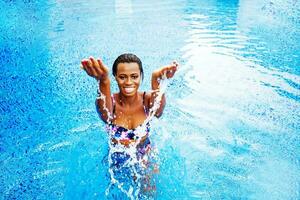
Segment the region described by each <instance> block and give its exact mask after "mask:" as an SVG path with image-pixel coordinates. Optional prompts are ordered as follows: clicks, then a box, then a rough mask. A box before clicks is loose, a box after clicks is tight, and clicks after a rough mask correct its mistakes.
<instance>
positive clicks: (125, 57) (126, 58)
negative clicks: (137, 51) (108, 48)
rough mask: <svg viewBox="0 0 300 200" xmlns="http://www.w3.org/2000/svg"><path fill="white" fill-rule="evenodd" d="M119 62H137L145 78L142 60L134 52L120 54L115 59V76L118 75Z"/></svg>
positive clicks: (113, 69) (113, 68)
mask: <svg viewBox="0 0 300 200" xmlns="http://www.w3.org/2000/svg"><path fill="white" fill-rule="evenodd" d="M119 63H137V64H138V66H139V69H140V72H141V75H142V79H143V78H144V71H143V65H142V61H141V60H140V59H139V57H137V56H136V55H134V54H132V53H124V54H122V55H119V57H118V58H117V59H116V60H115V62H114V64H113V67H112V73H113V75H114V76H116V75H117V70H118V69H117V67H118V64H119Z"/></svg>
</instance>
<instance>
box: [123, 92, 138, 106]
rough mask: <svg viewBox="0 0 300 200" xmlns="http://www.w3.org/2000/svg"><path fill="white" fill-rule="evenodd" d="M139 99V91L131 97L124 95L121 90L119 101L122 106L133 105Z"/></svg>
mask: <svg viewBox="0 0 300 200" xmlns="http://www.w3.org/2000/svg"><path fill="white" fill-rule="evenodd" d="M137 100H138V93H136V94H135V95H133V96H130V97H128V96H124V95H123V94H122V93H121V92H120V93H119V103H120V104H121V105H122V106H131V105H133V104H136V102H137Z"/></svg>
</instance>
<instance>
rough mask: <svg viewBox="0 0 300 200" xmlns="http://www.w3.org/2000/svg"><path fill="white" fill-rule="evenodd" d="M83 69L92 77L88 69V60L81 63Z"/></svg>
mask: <svg viewBox="0 0 300 200" xmlns="http://www.w3.org/2000/svg"><path fill="white" fill-rule="evenodd" d="M81 67H82V69H83V70H84V71H86V73H87V74H88V75H90V70H89V67H88V60H87V59H84V60H82V61H81Z"/></svg>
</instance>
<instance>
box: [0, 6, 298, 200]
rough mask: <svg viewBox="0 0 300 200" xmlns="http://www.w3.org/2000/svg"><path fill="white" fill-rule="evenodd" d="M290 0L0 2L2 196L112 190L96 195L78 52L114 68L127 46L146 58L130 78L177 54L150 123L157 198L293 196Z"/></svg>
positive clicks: (103, 182) (91, 122)
mask: <svg viewBox="0 0 300 200" xmlns="http://www.w3.org/2000/svg"><path fill="white" fill-rule="evenodd" d="M299 8H300V5H299V1H293V0H287V1H283V0H276V1H270V0H262V1H258V0H254V1H251V2H250V1H246V0H240V1H237V0H236V1H234V0H233V1H215V0H214V1H213V0H209V1H202V0H201V1H196V0H190V1H189V0H178V1H170V0H167V1H163V2H162V1H157V0H154V1H151V2H146V1H144V2H141V1H131V0H115V1H113V2H107V1H96V0H94V1H90V2H88V3H87V2H84V1H72V2H70V1H53V0H51V1H47V2H42V1H15V2H9V1H1V2H0V20H1V21H0V24H1V27H0V33H1V38H0V52H1V57H0V62H1V72H2V73H1V75H0V77H1V79H0V80H1V82H0V83H1V84H0V87H1V103H0V112H1V122H0V126H1V129H0V130H1V134H0V136H1V137H0V150H1V157H0V158H1V159H0V162H1V165H0V194H1V198H0V199H105V198H107V199H113V198H119V197H120V196H121V195H122V194H110V195H109V196H105V190H106V188H107V187H108V185H109V183H110V179H109V176H107V170H108V164H107V158H106V155H107V151H108V144H107V139H108V138H107V135H106V134H105V132H104V129H103V125H104V124H103V123H102V122H101V121H100V120H99V118H98V116H97V113H96V110H95V106H94V100H95V97H96V90H97V84H96V82H95V81H94V80H92V79H91V78H88V77H87V76H86V75H85V74H84V73H83V71H82V70H80V68H79V61H80V60H81V59H82V58H85V57H87V56H89V55H94V56H100V57H102V58H103V60H104V62H105V63H106V64H107V65H108V66H110V67H111V66H112V63H113V61H114V59H115V58H116V57H117V56H118V55H120V54H122V53H124V52H133V53H135V54H137V55H138V56H139V57H140V58H141V59H142V61H143V65H144V70H145V79H144V82H143V85H142V88H141V90H148V89H149V88H150V74H151V72H152V70H154V69H156V68H157V67H159V66H161V65H165V64H168V63H170V62H171V61H172V60H173V59H176V60H178V61H179V63H180V64H181V68H180V70H179V71H178V73H177V74H176V77H175V80H173V81H171V82H170V83H169V87H168V89H167V92H166V95H167V106H166V109H165V112H164V115H163V117H162V118H161V119H159V120H155V121H153V122H152V131H153V132H152V135H151V140H152V142H153V143H154V144H155V146H156V148H157V150H158V155H159V166H160V173H159V175H158V177H157V182H156V186H157V199H299V198H300V194H299V187H300V176H299V174H300V165H299V161H300V156H299V155H300V138H299V132H300V131H299V130H300V123H299V121H300V77H299V76H300V58H299V56H300V53H299V52H300V34H299V30H300V20H299V19H300V11H299ZM113 91H117V87H116V85H114V86H113ZM116 193H118V191H116ZM113 195H115V197H113ZM118 195H119V197H116V196H118ZM123 197H124V195H123ZM120 198H121V197H120Z"/></svg>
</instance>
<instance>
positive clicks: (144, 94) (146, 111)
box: [143, 92, 148, 116]
mask: <svg viewBox="0 0 300 200" xmlns="http://www.w3.org/2000/svg"><path fill="white" fill-rule="evenodd" d="M145 96H146V92H144V93H143V108H144V112H145V113H146V115H147V116H148V109H147V108H146V106H145Z"/></svg>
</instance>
